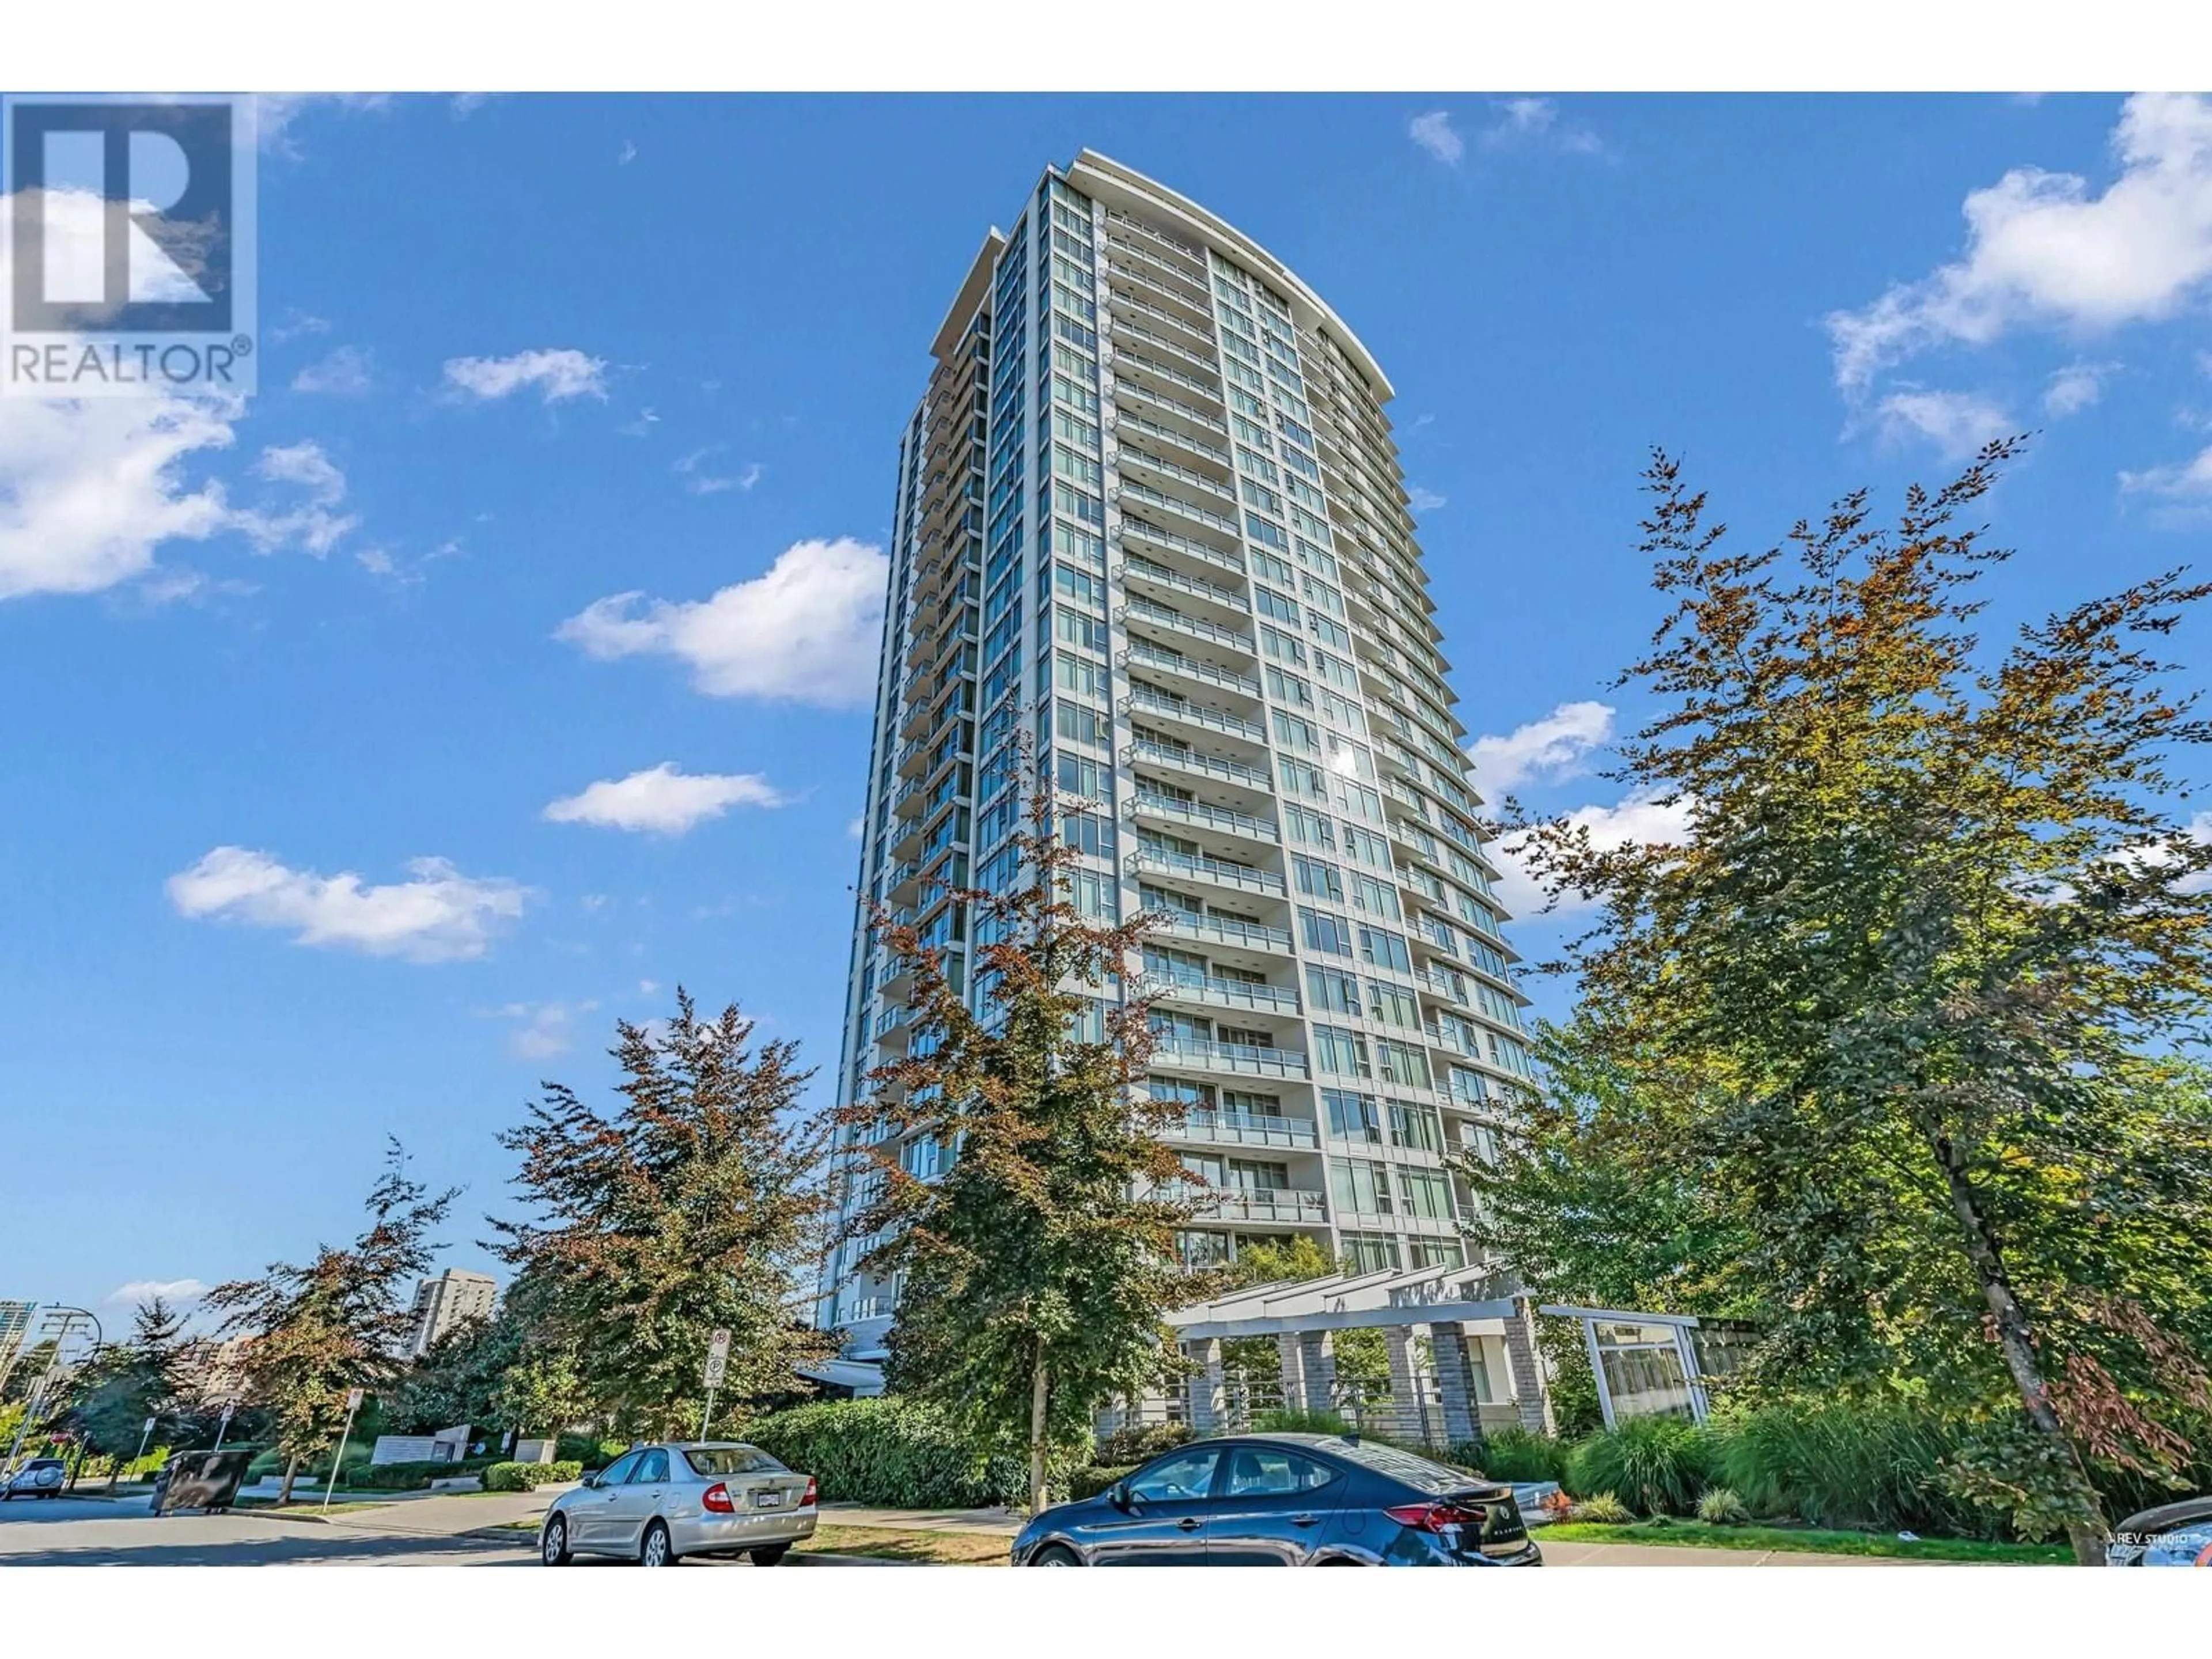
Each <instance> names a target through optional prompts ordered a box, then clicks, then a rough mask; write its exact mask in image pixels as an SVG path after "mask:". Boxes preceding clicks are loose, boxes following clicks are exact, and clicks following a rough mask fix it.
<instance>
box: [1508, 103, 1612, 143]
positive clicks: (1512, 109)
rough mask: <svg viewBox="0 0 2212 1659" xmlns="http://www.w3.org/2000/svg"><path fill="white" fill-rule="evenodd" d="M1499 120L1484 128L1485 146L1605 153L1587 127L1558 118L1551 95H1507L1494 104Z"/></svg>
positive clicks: (1599, 141)
mask: <svg viewBox="0 0 2212 1659" xmlns="http://www.w3.org/2000/svg"><path fill="white" fill-rule="evenodd" d="M1495 107H1496V108H1497V110H1498V120H1497V121H1496V122H1495V123H1494V124H1493V125H1490V126H1487V127H1486V128H1484V129H1483V131H1482V133H1481V140H1482V143H1483V146H1484V147H1485V148H1486V149H1510V148H1514V147H1516V146H1531V147H1541V148H1545V149H1559V150H1565V152H1566V153H1567V154H1569V155H1604V154H1605V143H1604V141H1603V140H1602V139H1601V138H1600V137H1598V136H1597V134H1595V132H1592V131H1590V130H1589V128H1588V127H1583V126H1577V125H1574V124H1573V123H1572V122H1562V121H1561V120H1560V119H1559V106H1558V105H1557V104H1555V103H1553V101H1552V100H1550V99H1548V98H1506V99H1502V100H1498V102H1497V103H1496V105H1495Z"/></svg>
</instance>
